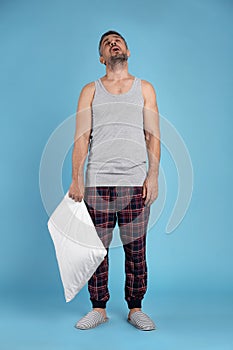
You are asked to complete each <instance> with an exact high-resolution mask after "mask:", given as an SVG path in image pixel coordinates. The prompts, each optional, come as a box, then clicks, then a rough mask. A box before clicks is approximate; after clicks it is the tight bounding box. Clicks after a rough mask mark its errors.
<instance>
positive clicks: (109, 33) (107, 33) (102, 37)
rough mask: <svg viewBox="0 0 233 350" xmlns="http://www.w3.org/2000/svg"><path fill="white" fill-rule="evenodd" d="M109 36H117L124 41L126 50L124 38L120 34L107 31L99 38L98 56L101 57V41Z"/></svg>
mask: <svg viewBox="0 0 233 350" xmlns="http://www.w3.org/2000/svg"><path fill="white" fill-rule="evenodd" d="M111 34H115V35H118V36H119V37H120V38H121V39H122V40H123V41H124V43H125V46H126V48H127V49H128V45H127V42H126V40H125V38H124V37H123V36H122V35H121V34H120V33H118V32H116V31H115V30H109V31H107V32H105V33H104V34H103V35H102V36H101V38H100V42H99V55H100V56H101V51H100V48H101V44H102V41H103V39H104V38H105V37H106V36H107V35H111Z"/></svg>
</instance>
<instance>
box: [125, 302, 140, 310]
mask: <svg viewBox="0 0 233 350" xmlns="http://www.w3.org/2000/svg"><path fill="white" fill-rule="evenodd" d="M126 301H127V304H128V308H129V309H134V308H136V307H137V308H141V307H142V301H141V300H130V301H129V300H126Z"/></svg>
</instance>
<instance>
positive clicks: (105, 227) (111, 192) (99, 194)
mask: <svg viewBox="0 0 233 350" xmlns="http://www.w3.org/2000/svg"><path fill="white" fill-rule="evenodd" d="M84 201H85V203H86V206H87V209H88V212H89V214H90V216H91V218H92V220H93V223H94V225H95V228H96V231H97V233H98V235H99V237H100V239H101V240H102V242H103V244H104V246H105V247H106V249H107V252H109V245H110V243H111V240H112V234H113V229H114V227H115V225H116V222H118V226H119V231H120V238H121V241H122V244H123V248H124V252H125V273H126V279H125V300H126V302H127V303H128V307H129V308H134V307H141V301H142V299H143V297H144V294H145V293H146V289H147V264H146V232H147V225H148V220H149V214H150V207H146V206H145V205H144V199H143V198H142V186H116V187H112V186H110V187H106V186H103V187H102V186H97V187H86V188H85V193H84ZM88 290H89V293H90V299H91V301H92V304H93V307H103V308H105V307H106V302H107V301H108V300H109V298H110V294H109V290H108V254H107V255H106V257H105V259H104V261H103V262H102V263H101V264H100V266H99V267H98V268H97V270H96V272H95V273H94V274H93V276H92V277H91V279H90V280H89V281H88Z"/></svg>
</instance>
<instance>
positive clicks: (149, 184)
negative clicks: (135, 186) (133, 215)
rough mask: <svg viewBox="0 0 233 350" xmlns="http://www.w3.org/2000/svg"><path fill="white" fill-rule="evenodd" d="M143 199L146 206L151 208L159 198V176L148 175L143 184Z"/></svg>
mask: <svg viewBox="0 0 233 350" xmlns="http://www.w3.org/2000/svg"><path fill="white" fill-rule="evenodd" d="M142 197H143V198H144V200H145V202H144V203H145V205H146V206H150V205H151V204H152V203H153V202H154V201H155V200H156V198H157V197H158V176H157V175H148V176H147V177H146V179H145V181H144V183H143V191H142Z"/></svg>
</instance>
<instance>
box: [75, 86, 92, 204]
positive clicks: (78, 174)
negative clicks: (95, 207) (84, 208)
mask: <svg viewBox="0 0 233 350" xmlns="http://www.w3.org/2000/svg"><path fill="white" fill-rule="evenodd" d="M94 91H95V84H94V82H92V83H90V84H87V85H85V86H84V87H83V89H82V91H81V93H80V97H79V101H78V107H77V112H76V129H75V136H74V147H73V153H72V183H71V186H70V189H69V197H71V198H72V199H74V200H75V201H76V202H77V201H79V202H81V200H82V199H83V196H84V164H85V160H86V157H87V154H88V146H89V142H90V135H91V103H92V100H93V96H94Z"/></svg>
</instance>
